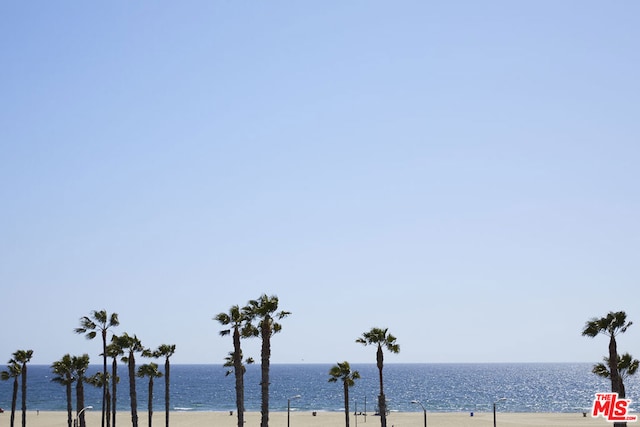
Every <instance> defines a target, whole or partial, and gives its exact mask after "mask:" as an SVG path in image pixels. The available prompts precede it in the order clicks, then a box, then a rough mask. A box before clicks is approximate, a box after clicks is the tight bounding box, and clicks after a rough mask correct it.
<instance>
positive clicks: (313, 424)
mask: <svg viewBox="0 0 640 427" xmlns="http://www.w3.org/2000/svg"><path fill="white" fill-rule="evenodd" d="M86 415H87V416H86V421H87V427H99V426H100V412H99V411H91V412H87V414H86ZM170 417H171V418H170V420H171V424H170V425H171V426H172V427H209V426H210V427H236V425H237V418H236V415H235V413H234V414H233V415H229V412H172V413H171V414H170ZM290 417H291V418H290V425H291V427H342V426H344V424H345V423H344V413H340V412H318V413H317V415H316V416H314V415H313V413H311V412H291V414H290ZM8 418H9V414H8V413H7V412H5V413H4V414H1V415H0V423H2V424H3V425H8V424H7V423H8ZM245 421H246V423H245V425H246V426H247V427H259V426H260V413H259V412H248V413H247V414H246V415H245ZM16 422H17V423H18V424H19V422H20V414H19V413H18V414H16ZM387 424H388V426H389V427H391V426H393V427H422V426H423V425H424V417H423V413H422V412H402V413H395V412H394V413H391V414H389V416H388V418H387ZM633 424H634V423H630V424H629V425H630V426H633ZM27 425H28V426H29V427H64V426H66V425H67V415H66V413H65V412H49V411H40V412H39V413H37V412H35V411H29V412H28V413H27ZM130 425H131V417H130V414H129V413H128V412H125V411H123V412H119V413H118V419H117V426H120V427H126V426H130ZM138 425H139V426H140V427H147V426H148V422H147V413H146V412H139V413H138ZM164 425H165V423H164V412H162V411H158V412H155V413H154V416H153V426H156V427H164ZM269 425H270V426H272V427H286V426H287V413H286V412H272V413H270V414H269ZM357 425H358V426H360V427H367V426H370V427H376V426H379V425H380V419H379V418H378V417H377V416H374V415H368V416H367V417H366V420H365V417H364V416H358V417H357ZM427 425H428V426H429V427H492V426H493V414H492V413H475V414H474V416H473V417H472V416H470V414H469V413H429V414H428V415H427ZM497 425H498V426H500V427H529V426H544V427H577V426H601V427H604V426H609V427H610V426H611V425H612V424H611V423H608V422H607V421H605V420H604V419H603V418H592V417H590V416H589V415H587V416H586V417H584V416H583V415H582V414H581V413H571V414H549V413H498V414H497ZM350 427H356V418H355V417H354V416H353V414H352V415H351V418H350Z"/></svg>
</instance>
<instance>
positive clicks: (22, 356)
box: [13, 350, 33, 427]
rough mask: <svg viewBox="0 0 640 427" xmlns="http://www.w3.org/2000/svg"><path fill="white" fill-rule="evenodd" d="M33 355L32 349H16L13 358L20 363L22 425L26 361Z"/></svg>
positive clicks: (25, 392) (24, 420)
mask: <svg viewBox="0 0 640 427" xmlns="http://www.w3.org/2000/svg"><path fill="white" fill-rule="evenodd" d="M32 357H33V350H18V351H16V352H15V353H13V359H14V360H15V361H16V362H18V363H19V364H20V390H21V397H22V427H26V426H27V363H29V362H30V361H31V358H32Z"/></svg>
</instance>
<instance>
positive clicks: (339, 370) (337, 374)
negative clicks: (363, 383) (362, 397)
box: [329, 361, 360, 427]
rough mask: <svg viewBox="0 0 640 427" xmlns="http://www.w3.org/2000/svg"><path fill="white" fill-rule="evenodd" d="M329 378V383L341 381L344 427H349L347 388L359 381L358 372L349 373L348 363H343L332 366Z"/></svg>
mask: <svg viewBox="0 0 640 427" xmlns="http://www.w3.org/2000/svg"><path fill="white" fill-rule="evenodd" d="M329 376H330V378H329V382H330V383H335V382H338V380H342V385H343V386H344V420H345V425H346V427H349V387H353V386H354V385H355V383H356V382H355V380H357V379H360V372H358V371H351V366H349V362H347V361H344V362H342V363H340V362H338V364H337V365H334V366H332V367H331V369H330V370H329Z"/></svg>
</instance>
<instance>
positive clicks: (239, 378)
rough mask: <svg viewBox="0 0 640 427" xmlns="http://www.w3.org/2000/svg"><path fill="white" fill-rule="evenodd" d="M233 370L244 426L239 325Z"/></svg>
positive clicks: (240, 415) (235, 342)
mask: <svg viewBox="0 0 640 427" xmlns="http://www.w3.org/2000/svg"><path fill="white" fill-rule="evenodd" d="M233 371H234V373H235V376H236V409H237V410H238V427H244V367H243V366H242V350H241V348H240V331H239V329H238V326H236V327H235V328H234V329H233Z"/></svg>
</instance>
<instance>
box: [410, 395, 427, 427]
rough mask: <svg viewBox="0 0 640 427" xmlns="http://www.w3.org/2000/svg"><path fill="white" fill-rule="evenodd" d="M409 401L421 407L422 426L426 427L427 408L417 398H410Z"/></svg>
mask: <svg viewBox="0 0 640 427" xmlns="http://www.w3.org/2000/svg"><path fill="white" fill-rule="evenodd" d="M411 403H416V404H418V405H420V406H421V407H422V412H423V413H424V427H427V409H426V408H425V407H424V405H423V404H422V402H420V401H419V400H412V401H411Z"/></svg>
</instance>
